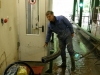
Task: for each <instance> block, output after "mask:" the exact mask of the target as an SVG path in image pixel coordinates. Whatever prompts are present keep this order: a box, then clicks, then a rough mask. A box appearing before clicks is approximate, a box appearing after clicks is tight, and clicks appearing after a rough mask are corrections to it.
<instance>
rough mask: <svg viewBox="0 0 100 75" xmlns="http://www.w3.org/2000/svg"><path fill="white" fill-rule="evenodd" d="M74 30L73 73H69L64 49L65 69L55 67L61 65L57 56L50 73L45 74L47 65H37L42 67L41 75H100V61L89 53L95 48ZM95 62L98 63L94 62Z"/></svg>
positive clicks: (68, 63) (69, 65)
mask: <svg viewBox="0 0 100 75" xmlns="http://www.w3.org/2000/svg"><path fill="white" fill-rule="evenodd" d="M74 29H75V36H74V37H73V47H74V50H75V66H76V69H75V71H74V72H71V71H70V68H71V63H70V57H69V54H68V52H67V49H66V55H67V56H66V59H67V63H66V64H67V67H66V68H58V67H57V66H58V65H60V64H61V57H60V56H59V57H57V58H56V59H55V60H53V66H52V71H51V72H52V73H51V72H50V71H49V72H47V73H46V72H45V71H46V70H47V69H48V67H49V63H46V64H45V63H44V64H43V63H42V64H41V63H40V64H39V63H38V64H39V65H44V69H43V72H42V75H100V65H99V64H100V61H99V59H97V57H96V56H95V55H94V53H93V52H91V51H92V50H93V49H94V50H95V48H94V47H93V45H91V44H90V43H91V42H90V41H88V40H87V39H85V38H84V37H83V36H82V35H79V32H78V31H77V27H76V26H74ZM99 47H100V44H99ZM89 52H90V53H89ZM97 60H98V62H96V61H97ZM95 62H96V63H95ZM36 64H37V63H36ZM36 64H35V65H36ZM32 66H33V63H32Z"/></svg>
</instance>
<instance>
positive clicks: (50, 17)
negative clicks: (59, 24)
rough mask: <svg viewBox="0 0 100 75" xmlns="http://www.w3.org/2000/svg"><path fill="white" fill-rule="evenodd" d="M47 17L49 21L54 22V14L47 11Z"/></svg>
mask: <svg viewBox="0 0 100 75" xmlns="http://www.w3.org/2000/svg"><path fill="white" fill-rule="evenodd" d="M46 17H47V19H48V20H49V21H54V14H53V12H52V11H47V12H46Z"/></svg>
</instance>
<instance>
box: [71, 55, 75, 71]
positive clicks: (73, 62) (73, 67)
mask: <svg viewBox="0 0 100 75" xmlns="http://www.w3.org/2000/svg"><path fill="white" fill-rule="evenodd" d="M74 70H75V60H74V56H71V71H74Z"/></svg>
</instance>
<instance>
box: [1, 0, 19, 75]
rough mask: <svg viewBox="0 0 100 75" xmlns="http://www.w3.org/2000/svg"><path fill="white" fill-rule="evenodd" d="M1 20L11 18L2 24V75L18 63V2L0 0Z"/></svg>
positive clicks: (14, 0)
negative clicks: (15, 62)
mask: <svg viewBox="0 0 100 75" xmlns="http://www.w3.org/2000/svg"><path fill="white" fill-rule="evenodd" d="M0 1H1V4H0V6H1V8H0V21H1V18H6V17H7V16H8V17H9V20H8V22H7V23H5V24H3V26H2V24H1V22H0V75H2V73H3V71H4V69H5V68H6V66H7V65H9V64H10V63H12V62H14V61H17V58H18V56H17V25H16V24H17V22H16V16H17V15H16V0H0Z"/></svg>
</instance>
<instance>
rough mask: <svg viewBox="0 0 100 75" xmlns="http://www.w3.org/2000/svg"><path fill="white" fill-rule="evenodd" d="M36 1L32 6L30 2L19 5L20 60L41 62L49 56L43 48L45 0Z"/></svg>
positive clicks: (19, 3) (25, 0) (26, 0)
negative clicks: (44, 57)
mask: <svg viewBox="0 0 100 75" xmlns="http://www.w3.org/2000/svg"><path fill="white" fill-rule="evenodd" d="M32 1H36V2H34V4H33V5H31V4H30V3H29V2H28V0H19V2H18V4H17V8H18V10H17V17H18V34H19V42H20V48H19V60H21V61H41V58H42V57H43V56H46V55H47V50H46V49H45V48H44V47H43V45H44V42H45V36H46V35H45V34H46V30H45V29H46V23H45V21H46V17H45V11H46V9H45V7H46V6H45V4H46V3H45V0H32Z"/></svg>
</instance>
